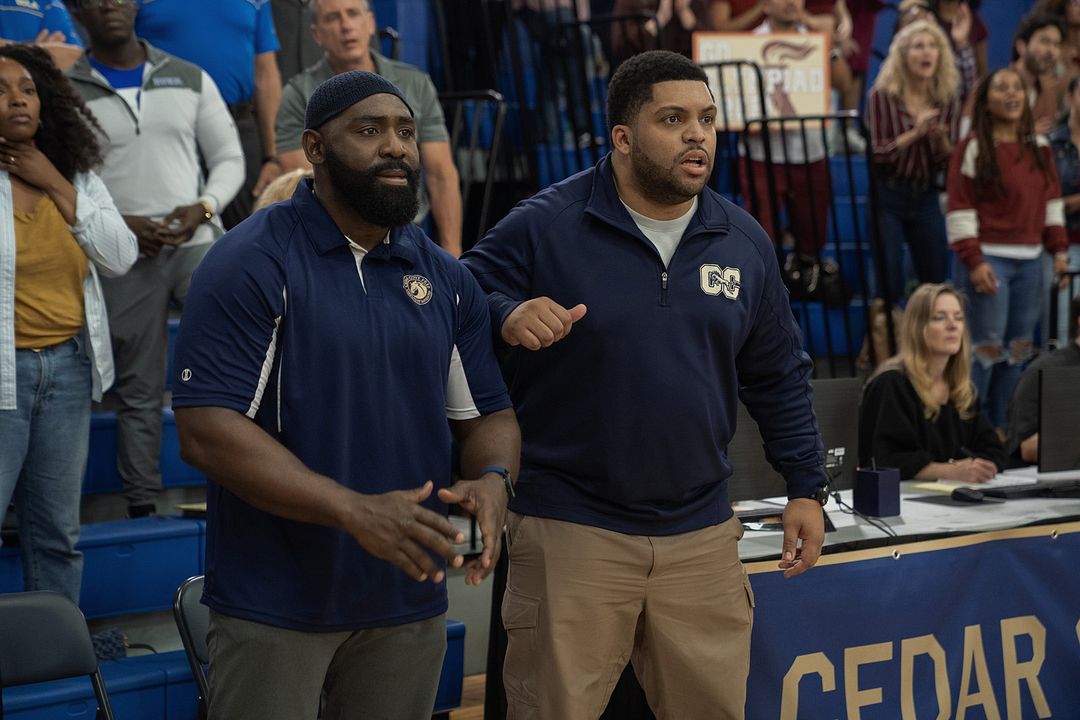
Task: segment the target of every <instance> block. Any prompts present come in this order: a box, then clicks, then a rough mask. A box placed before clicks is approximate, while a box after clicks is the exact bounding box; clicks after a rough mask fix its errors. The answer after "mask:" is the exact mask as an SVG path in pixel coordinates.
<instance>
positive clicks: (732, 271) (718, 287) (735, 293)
mask: <svg viewBox="0 0 1080 720" xmlns="http://www.w3.org/2000/svg"><path fill="white" fill-rule="evenodd" d="M700 273H701V291H702V292H703V293H705V294H706V295H719V294H720V293H723V294H724V297H726V298H728V299H730V300H736V299H738V297H739V288H740V287H741V285H740V281H741V280H742V271H741V270H739V268H733V267H725V268H722V267H720V266H719V265H709V264H706V265H702V266H701V269H700Z"/></svg>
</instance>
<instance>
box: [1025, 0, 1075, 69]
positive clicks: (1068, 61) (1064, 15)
mask: <svg viewBox="0 0 1080 720" xmlns="http://www.w3.org/2000/svg"><path fill="white" fill-rule="evenodd" d="M1029 15H1049V16H1050V17H1052V18H1056V19H1057V20H1058V21H1059V22H1060V23H1061V26H1062V27H1063V28H1064V29H1065V37H1064V39H1063V40H1062V41H1061V70H1062V74H1063V75H1064V76H1065V78H1066V79H1067V80H1072V78H1074V77H1076V76H1077V74H1080V3H1078V2H1073V0H1039V2H1037V3H1035V6H1034V7H1032V8H1031V12H1030V13H1029Z"/></svg>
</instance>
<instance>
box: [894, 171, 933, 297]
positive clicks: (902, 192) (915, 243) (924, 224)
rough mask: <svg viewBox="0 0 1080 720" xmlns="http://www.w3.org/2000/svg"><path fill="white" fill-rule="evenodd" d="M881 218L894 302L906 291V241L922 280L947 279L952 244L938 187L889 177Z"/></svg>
mask: <svg viewBox="0 0 1080 720" xmlns="http://www.w3.org/2000/svg"><path fill="white" fill-rule="evenodd" d="M878 200H879V206H878V218H880V223H881V240H882V244H883V246H884V251H885V272H886V280H887V282H888V283H889V287H888V293H886V292H885V289H884V288H882V289H881V293H880V294H881V295H883V296H884V295H886V294H887V295H888V297H889V299H890V300H893V301H894V302H895V301H896V300H898V299H900V297H901V296H903V295H904V288H905V286H906V285H907V277H906V276H905V275H904V243H905V242H906V243H907V244H908V248H909V249H910V250H911V260H912V263H913V264H914V265H915V275H916V277H918V279H919V282H920V283H940V282H945V278H946V277H947V274H948V269H949V245H948V240H947V239H946V236H945V217H944V216H943V215H942V214H941V206H940V205H939V204H938V193H937V191H936V190H933V189H930V190H918V189H915V188H914V187H912V186H910V185H908V184H906V183H904V182H903V181H902V180H893V179H890V178H885V179H884V180H883V181H882V182H881V183H880V189H879V190H878Z"/></svg>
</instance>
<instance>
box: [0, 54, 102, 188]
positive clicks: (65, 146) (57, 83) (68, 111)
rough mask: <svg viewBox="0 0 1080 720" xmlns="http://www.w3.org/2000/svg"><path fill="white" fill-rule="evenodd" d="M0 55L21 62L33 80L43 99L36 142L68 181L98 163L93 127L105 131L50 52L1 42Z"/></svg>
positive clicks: (99, 142)
mask: <svg viewBox="0 0 1080 720" xmlns="http://www.w3.org/2000/svg"><path fill="white" fill-rule="evenodd" d="M0 57H6V58H9V59H11V60H14V61H15V62H17V63H19V64H20V65H22V66H23V67H24V68H26V70H27V72H29V73H30V77H31V78H33V80H34V86H35V87H36V88H37V93H38V98H40V100H41V127H40V128H38V131H37V134H36V135H34V142H35V143H36V144H37V147H38V149H39V150H41V152H42V153H43V154H44V155H45V157H47V158H48V159H49V162H51V163H52V164H53V165H54V166H55V167H56V169H57V170H59V171H60V174H61V175H63V176H64V177H65V178H66V179H67V180H68V182H71V181H72V180H74V179H75V175H76V174H77V173H83V172H87V171H89V170H92V169H94V168H95V167H98V166H99V165H100V164H101V161H102V150H101V140H100V139H99V136H98V135H96V134H95V132H94V131H95V130H96V131H97V132H99V133H101V136H102V137H104V136H105V131H104V130H102V129H101V125H99V124H98V121H97V118H95V117H94V115H93V113H91V112H90V108H88V107H86V103H84V102H83V100H82V98H81V97H79V95H78V93H76V92H75V89H74V88H73V87H71V83H70V82H68V79H67V78H66V77H64V74H63V73H62V72H60V68H58V67H56V64H55V63H54V62H53V61H52V57H51V56H50V55H49V53H47V52H46V51H45V50H42V49H41V48H39V47H36V46H34V45H23V44H12V45H2V46H0Z"/></svg>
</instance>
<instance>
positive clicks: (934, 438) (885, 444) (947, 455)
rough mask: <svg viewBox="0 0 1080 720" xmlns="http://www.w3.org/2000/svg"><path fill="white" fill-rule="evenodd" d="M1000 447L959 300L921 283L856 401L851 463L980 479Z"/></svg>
mask: <svg viewBox="0 0 1080 720" xmlns="http://www.w3.org/2000/svg"><path fill="white" fill-rule="evenodd" d="M1003 462H1004V453H1003V450H1002V447H1001V441H1000V440H999V439H998V437H997V434H996V433H995V432H994V428H993V426H992V425H991V424H990V421H989V420H987V419H986V416H985V415H984V414H983V413H982V410H981V409H980V406H979V398H978V395H977V394H976V392H975V387H974V385H972V382H971V351H970V347H969V340H968V332H967V326H966V324H965V318H964V302H963V298H962V297H961V296H960V294H959V293H958V292H957V291H956V290H955V289H954V288H953V287H952V286H950V285H940V284H933V285H921V286H919V287H918V288H917V289H916V290H915V292H913V293H912V294H911V300H910V301H909V302H908V304H907V307H906V308H904V317H903V320H901V322H900V353H899V354H898V355H897V356H895V357H893V358H890V359H889V360H886V361H885V362H884V363H882V364H881V366H880V367H879V368H878V370H877V372H876V373H875V374H874V377H872V378H871V379H870V382H869V383H867V386H866V389H865V390H864V391H863V399H862V403H860V405H859V466H860V467H871V466H877V467H894V468H898V469H899V470H900V479H901V480H937V479H944V480H961V481H965V482H984V481H986V480H989V479H990V478H992V477H994V475H995V474H996V473H997V471H998V470H1000V469H1001V468H1002V467H1003Z"/></svg>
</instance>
